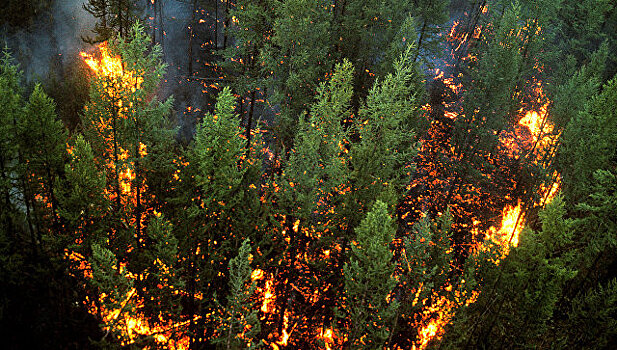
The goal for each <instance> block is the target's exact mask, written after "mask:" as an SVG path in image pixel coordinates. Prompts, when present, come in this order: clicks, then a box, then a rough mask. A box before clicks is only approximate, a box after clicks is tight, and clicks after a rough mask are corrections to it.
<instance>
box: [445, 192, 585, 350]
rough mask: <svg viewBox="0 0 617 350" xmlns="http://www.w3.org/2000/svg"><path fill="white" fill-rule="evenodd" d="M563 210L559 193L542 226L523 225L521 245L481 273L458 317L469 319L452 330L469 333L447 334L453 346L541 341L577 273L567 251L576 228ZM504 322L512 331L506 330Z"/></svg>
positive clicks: (551, 204)
mask: <svg viewBox="0 0 617 350" xmlns="http://www.w3.org/2000/svg"><path fill="white" fill-rule="evenodd" d="M564 215H565V208H564V202H563V200H562V199H561V197H559V196H558V197H556V198H555V199H554V200H553V201H552V202H551V203H549V204H548V205H547V206H546V208H545V209H544V210H543V211H542V212H541V213H540V219H541V221H542V229H541V230H540V231H539V232H532V231H531V230H528V229H525V230H524V231H523V232H522V233H521V238H520V243H519V245H518V247H517V248H516V249H513V250H512V251H510V253H509V254H508V256H507V257H506V258H505V259H504V260H503V261H501V262H500V263H499V265H500V266H499V268H498V269H492V273H487V274H485V275H484V276H483V278H484V280H485V281H484V288H483V290H482V292H481V293H480V295H479V297H478V300H477V301H476V302H475V303H474V304H473V305H472V306H471V307H469V308H467V309H464V310H463V311H461V312H463V314H464V315H463V316H459V318H458V321H460V320H467V322H468V323H462V324H459V325H457V323H456V322H455V324H454V327H455V328H456V327H459V326H460V327H461V329H460V330H459V331H455V332H454V334H459V335H462V334H465V335H464V336H463V337H462V338H458V339H457V338H456V336H453V337H451V338H448V339H449V341H452V342H454V343H453V344H452V345H451V346H453V348H457V347H461V346H472V347H489V348H491V347H497V346H501V345H504V346H506V347H518V346H521V345H522V344H536V346H539V344H541V343H542V342H543V336H544V334H545V332H546V331H547V329H548V327H549V323H550V322H551V320H552V319H553V317H554V313H555V310H556V309H557V306H558V305H557V302H558V301H559V300H560V298H561V297H562V295H563V292H564V287H565V286H566V283H567V282H569V281H571V280H572V278H573V277H574V276H575V275H576V271H575V270H574V269H573V267H572V261H573V260H572V258H573V254H572V253H568V249H569V247H571V245H572V242H573V241H572V238H573V233H574V231H573V230H572V221H571V220H569V219H565V218H564ZM487 287H488V288H487ZM505 328H507V329H508V332H503V331H502V330H503V329H505ZM461 332H462V333H461ZM463 344H465V345H463Z"/></svg>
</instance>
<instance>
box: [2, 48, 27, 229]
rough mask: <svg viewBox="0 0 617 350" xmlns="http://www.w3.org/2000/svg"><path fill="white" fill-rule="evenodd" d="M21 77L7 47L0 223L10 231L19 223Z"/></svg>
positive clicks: (4, 78)
mask: <svg viewBox="0 0 617 350" xmlns="http://www.w3.org/2000/svg"><path fill="white" fill-rule="evenodd" d="M20 79H21V72H20V71H19V69H18V67H17V65H16V64H15V63H14V61H13V59H12V57H11V55H10V54H9V52H8V50H7V49H6V48H5V49H4V50H3V51H2V57H1V59H0V108H1V109H2V113H0V195H1V198H0V201H1V202H0V203H2V207H3V208H4V209H3V210H2V211H1V212H0V216H1V217H0V219H1V223H0V225H2V230H3V231H5V232H6V233H7V234H9V233H11V232H15V231H14V230H15V226H14V225H16V224H17V222H16V221H15V220H16V218H15V216H17V213H16V210H17V206H16V203H17V199H16V198H14V191H13V188H14V187H15V185H16V184H15V181H16V179H15V174H16V171H17V169H16V162H17V152H18V149H17V145H18V143H17V140H16V139H15V136H16V130H15V121H16V119H17V116H18V114H19V113H20V112H21V111H20V109H21V106H22V103H23V101H22V97H21V87H20Z"/></svg>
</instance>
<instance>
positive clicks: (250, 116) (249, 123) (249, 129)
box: [246, 89, 256, 151]
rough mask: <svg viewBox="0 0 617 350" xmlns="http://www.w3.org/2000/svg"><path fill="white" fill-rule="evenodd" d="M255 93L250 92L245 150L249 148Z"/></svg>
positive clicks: (254, 90) (254, 91)
mask: <svg viewBox="0 0 617 350" xmlns="http://www.w3.org/2000/svg"><path fill="white" fill-rule="evenodd" d="M255 93H256V89H253V91H251V107H250V109H249V115H248V120H247V123H246V149H247V151H248V150H249V149H250V148H251V125H252V124H253V112H254V111H255Z"/></svg>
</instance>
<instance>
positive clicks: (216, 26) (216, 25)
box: [214, 0, 219, 50]
mask: <svg viewBox="0 0 617 350" xmlns="http://www.w3.org/2000/svg"><path fill="white" fill-rule="evenodd" d="M214 4H215V5H214V47H215V48H216V49H217V50H218V49H219V0H214Z"/></svg>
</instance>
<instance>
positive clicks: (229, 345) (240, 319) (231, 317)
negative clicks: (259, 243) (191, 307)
mask: <svg viewBox="0 0 617 350" xmlns="http://www.w3.org/2000/svg"><path fill="white" fill-rule="evenodd" d="M250 262H251V245H250V243H249V240H248V239H246V240H245V241H244V242H242V245H241V246H240V250H239V251H238V256H236V257H235V258H233V259H231V260H230V261H229V295H228V296H227V303H226V304H225V305H224V306H223V305H221V304H220V303H218V302H217V303H218V305H219V307H220V308H221V314H220V315H218V316H217V319H218V322H219V327H218V329H217V333H218V334H219V336H218V337H217V338H216V339H215V340H214V341H213V342H214V343H215V344H218V345H219V348H221V349H227V350H230V349H256V348H259V347H260V345H262V344H261V342H260V341H259V340H258V335H259V332H260V331H261V326H260V323H259V319H258V318H257V310H255V308H254V306H253V305H252V304H253V303H252V299H253V294H254V293H255V289H256V287H257V286H256V284H255V281H253V280H251V273H252V272H253V270H252V269H251V266H250Z"/></svg>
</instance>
